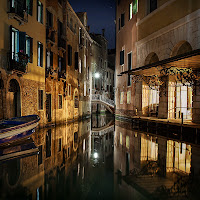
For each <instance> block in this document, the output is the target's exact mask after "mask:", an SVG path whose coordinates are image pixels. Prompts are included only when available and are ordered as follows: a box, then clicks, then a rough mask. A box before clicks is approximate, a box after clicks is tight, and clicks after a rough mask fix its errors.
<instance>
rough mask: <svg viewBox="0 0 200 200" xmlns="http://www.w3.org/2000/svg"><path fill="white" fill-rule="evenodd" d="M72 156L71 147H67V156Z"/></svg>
mask: <svg viewBox="0 0 200 200" xmlns="http://www.w3.org/2000/svg"><path fill="white" fill-rule="evenodd" d="M69 156H70V147H68V148H67V157H68V158H69Z"/></svg>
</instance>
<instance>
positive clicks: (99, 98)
mask: <svg viewBox="0 0 200 200" xmlns="http://www.w3.org/2000/svg"><path fill="white" fill-rule="evenodd" d="M91 102H92V103H97V104H98V103H99V104H103V105H104V106H105V107H106V108H107V109H108V110H109V111H110V112H111V113H114V110H115V109H114V108H115V103H114V101H113V100H111V99H108V98H106V97H105V96H104V95H101V94H93V95H92V99H91Z"/></svg>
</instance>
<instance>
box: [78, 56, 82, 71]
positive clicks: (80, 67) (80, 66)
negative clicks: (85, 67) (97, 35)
mask: <svg viewBox="0 0 200 200" xmlns="http://www.w3.org/2000/svg"><path fill="white" fill-rule="evenodd" d="M81 72H82V65H81V59H79V73H81Z"/></svg>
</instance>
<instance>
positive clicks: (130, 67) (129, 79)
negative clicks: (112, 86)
mask: <svg viewBox="0 0 200 200" xmlns="http://www.w3.org/2000/svg"><path fill="white" fill-rule="evenodd" d="M131 69H132V52H131V53H129V54H128V70H131ZM127 85H128V86H130V85H131V75H130V74H128V84H127Z"/></svg>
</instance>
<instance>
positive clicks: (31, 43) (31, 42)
mask: <svg viewBox="0 0 200 200" xmlns="http://www.w3.org/2000/svg"><path fill="white" fill-rule="evenodd" d="M29 60H30V62H31V63H32V62H33V38H30V58H29Z"/></svg>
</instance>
